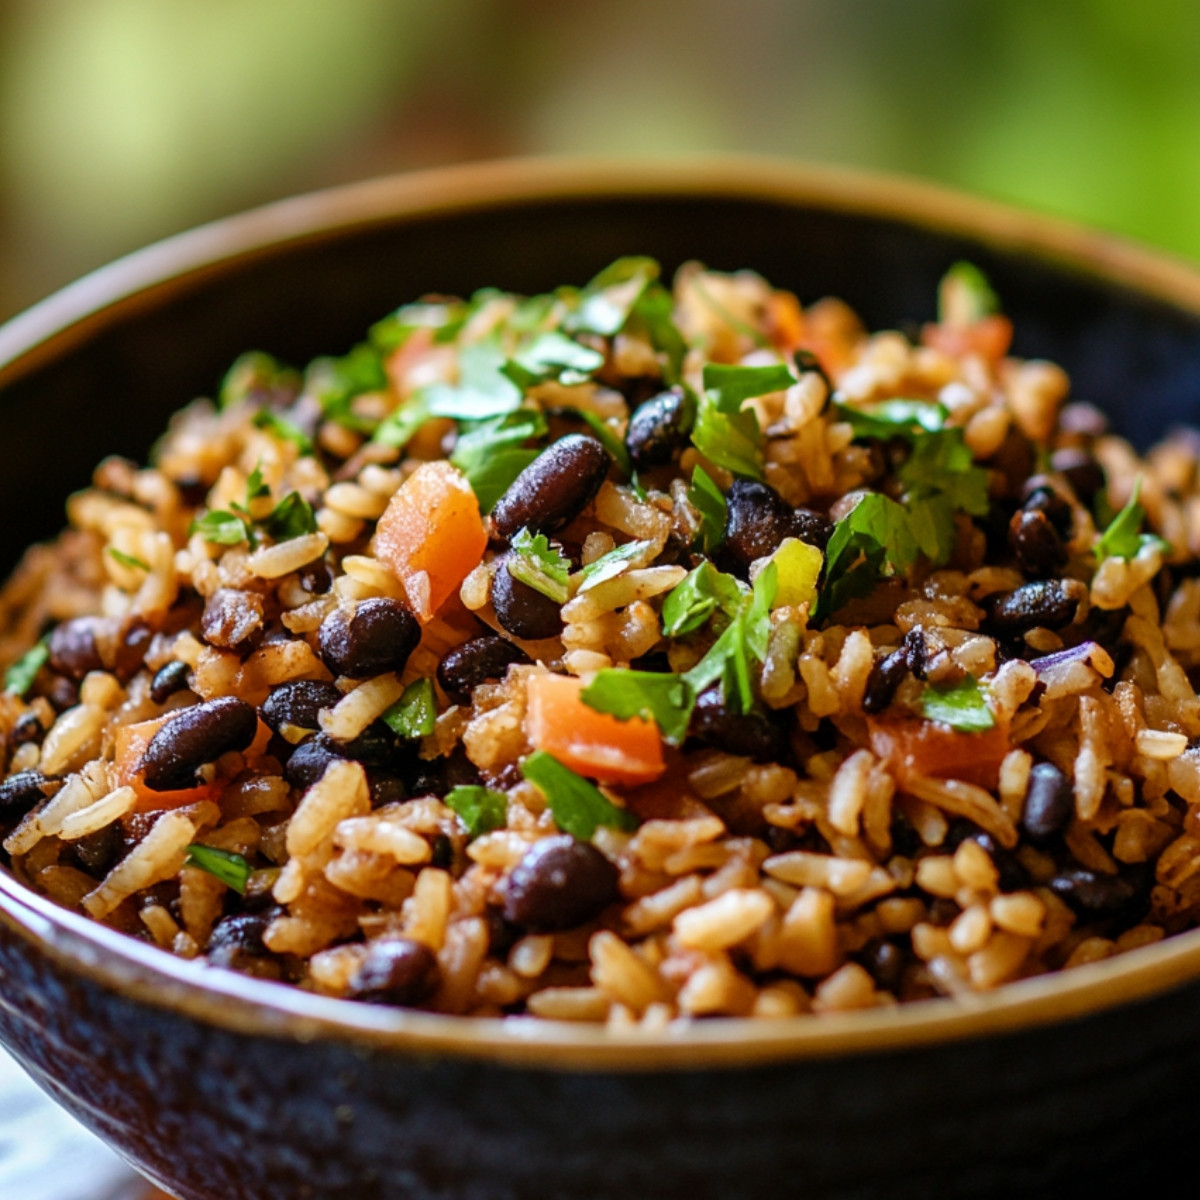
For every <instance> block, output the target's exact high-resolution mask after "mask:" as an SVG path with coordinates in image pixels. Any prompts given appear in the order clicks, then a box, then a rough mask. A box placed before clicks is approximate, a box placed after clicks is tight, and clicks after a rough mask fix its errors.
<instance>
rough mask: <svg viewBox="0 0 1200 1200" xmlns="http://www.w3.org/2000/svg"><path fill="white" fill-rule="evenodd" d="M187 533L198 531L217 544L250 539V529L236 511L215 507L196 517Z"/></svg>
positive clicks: (227, 544) (229, 543)
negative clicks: (212, 510) (215, 508)
mask: <svg viewBox="0 0 1200 1200" xmlns="http://www.w3.org/2000/svg"><path fill="white" fill-rule="evenodd" d="M188 533H189V534H193V533H198V534H200V535H201V536H202V537H203V538H204V540H205V541H206V542H213V543H215V544H216V545H218V546H236V545H238V543H239V542H248V541H249V540H250V535H251V530H250V527H249V525H247V524H246V522H245V520H244V519H243V518H241V517H239V516H238V515H237V513H233V512H227V511H226V510H225V509H217V510H215V511H214V512H207V513H205V514H204V515H203V516H200V517H197V518H196V519H195V520H194V521H193V522H192V524H191V528H190V529H189V530H188Z"/></svg>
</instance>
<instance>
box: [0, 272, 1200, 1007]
mask: <svg viewBox="0 0 1200 1200" xmlns="http://www.w3.org/2000/svg"><path fill="white" fill-rule="evenodd" d="M1011 334H1012V329H1011V325H1010V323H1009V322H1008V320H1007V319H1006V318H1005V317H1004V316H1003V315H1002V314H1001V313H1000V312H999V311H997V306H996V301H995V297H994V296H993V295H992V294H991V292H990V289H989V288H988V286H987V283H986V280H984V279H983V278H982V276H981V275H980V273H979V272H978V271H977V270H975V269H974V268H972V267H970V266H969V265H967V264H957V265H956V266H954V267H953V268H952V269H951V270H950V271H949V273H948V274H947V276H946V278H945V279H944V281H943V283H942V287H941V292H940V306H939V320H938V322H937V323H936V324H931V325H928V326H926V327H925V328H924V329H923V330H922V331H921V333H920V336H919V339H917V340H916V341H913V340H911V339H910V338H908V337H906V336H903V335H901V334H900V333H896V332H881V333H874V334H872V333H868V332H867V331H865V330H864V329H863V328H862V326H861V324H860V322H859V320H858V319H857V317H856V316H855V314H854V313H853V312H852V311H850V310H849V309H848V308H847V307H846V306H845V305H844V304H843V303H841V302H839V301H837V300H829V299H826V300H821V301H819V302H817V303H814V304H812V305H810V306H808V307H802V306H801V304H800V303H799V302H798V301H797V299H796V297H794V296H793V295H792V294H790V293H788V292H786V291H781V290H777V289H774V288H772V287H771V286H770V285H769V284H768V283H767V282H766V281H765V280H764V279H763V278H761V277H760V276H759V275H757V274H754V273H752V272H749V271H745V272H740V273H737V274H720V273H716V272H712V271H708V270H706V269H705V268H703V267H702V266H700V265H699V264H694V263H693V264H689V265H687V266H685V267H684V268H683V269H682V270H681V271H680V272H679V273H678V275H677V276H676V278H675V280H674V283H673V286H672V287H670V288H668V287H667V286H666V285H665V284H664V283H663V282H661V281H660V279H659V269H658V266H657V264H655V263H654V262H652V261H651V260H647V259H623V260H620V261H619V262H617V263H614V264H613V265H612V266H611V267H609V268H608V269H607V270H606V271H604V272H602V273H601V275H599V276H598V277H597V278H596V279H594V280H593V281H592V282H591V283H589V284H588V285H586V286H585V287H583V288H567V287H564V288H561V289H559V290H558V291H557V292H555V293H554V294H552V295H547V296H538V297H533V298H522V297H517V296H514V295H509V294H505V293H501V292H498V291H494V290H488V291H484V292H480V293H478V294H477V295H476V296H474V297H473V298H472V299H470V300H469V301H461V300H457V299H448V298H444V297H429V298H426V299H424V300H422V301H420V302H418V303H415V304H411V305H407V306H405V307H404V308H401V309H400V310H398V311H397V312H396V313H394V314H392V315H391V316H389V317H387V318H386V319H384V320H383V321H381V322H379V323H378V324H377V325H376V326H374V327H373V328H372V329H371V330H370V333H369V337H368V340H367V341H365V342H364V343H363V344H362V345H360V346H357V347H355V348H354V349H353V350H352V351H351V352H350V353H349V354H347V355H345V356H344V357H341V358H327V359H319V360H317V361H315V362H313V363H311V364H309V365H308V367H307V368H305V369H304V370H302V371H301V370H292V369H289V368H288V367H285V366H283V365H282V364H280V363H278V362H276V361H274V360H273V359H272V358H270V357H269V356H268V355H266V354H262V353H254V354H248V355H246V356H244V357H243V358H242V359H240V360H239V361H238V362H237V363H236V364H235V365H234V366H233V368H232V369H231V371H230V372H229V375H228V376H227V377H226V379H225V381H224V383H223V385H222V387H221V390H220V394H219V397H218V399H217V400H216V401H211V400H199V401H197V402H195V403H194V404H193V405H191V406H190V407H189V408H187V409H186V410H184V411H183V412H181V413H179V414H178V415H177V416H176V417H175V419H174V420H173V421H172V423H171V426H170V429H169V431H168V433H167V434H166V436H165V437H164V439H163V440H162V441H161V443H160V444H159V446H158V448H157V450H156V454H155V461H154V464H153V465H152V466H151V467H149V468H139V467H138V466H137V465H135V464H133V463H131V462H128V461H126V460H123V459H115V458H110V459H106V460H105V461H104V462H102V463H101V464H100V466H99V467H98V468H97V470H96V473H95V479H94V485H93V487H92V488H90V489H89V490H87V491H85V492H82V493H80V494H78V495H76V496H74V497H72V498H71V500H70V503H69V518H70V527H69V529H68V530H66V531H65V532H64V533H63V534H62V535H61V536H60V538H59V539H58V541H57V542H55V543H54V544H53V545H49V546H39V547H34V548H33V549H31V550H30V551H29V552H28V554H27V555H26V557H25V559H24V561H23V563H22V565H21V566H20V568H19V569H18V570H17V572H16V573H15V575H14V577H13V578H12V579H11V580H10V581H9V583H8V584H7V586H6V587H5V589H4V591H3V593H2V595H0V630H2V633H0V662H5V663H8V664H10V665H9V667H8V672H7V676H6V685H7V686H6V690H5V692H4V694H3V695H2V696H0V738H2V742H0V746H2V749H3V755H4V759H3V761H4V765H5V769H4V772H3V776H4V781H3V782H2V783H0V833H2V834H3V848H4V852H5V854H6V855H7V856H8V860H9V862H10V863H11V866H12V869H13V870H14V871H15V872H16V873H17V874H18V876H19V877H20V878H22V879H23V880H25V881H26V882H27V883H28V884H29V885H30V886H32V887H33V888H35V889H36V890H38V891H39V892H42V893H44V894H46V895H48V896H50V897H52V898H53V899H54V900H56V901H57V902H59V903H61V904H63V905H65V906H67V907H69V908H72V909H75V910H78V911H81V912H84V913H87V914H89V915H90V916H92V917H94V918H95V919H97V920H100V921H103V922H105V923H106V924H109V925H111V926H113V927H114V928H117V929H119V930H122V931H123V932H125V933H127V934H129V935H130V936H132V937H137V938H141V939H143V940H149V941H152V942H154V943H156V944H157V945H159V946H161V947H162V948H163V949H164V950H165V951H168V952H171V953H174V954H177V955H181V956H184V957H187V958H200V957H203V958H205V959H207V961H208V962H209V963H211V964H213V965H214V966H217V967H222V968H229V969H236V970H241V971H246V972H249V973H252V974H254V975H258V976H261V977H265V978H269V979H273V980H280V981H284V982H288V983H292V984H295V985H298V986H301V987H304V988H308V989H312V990H315V991H319V992H322V993H326V994H329V995H333V996H341V997H348V998H352V999H357V1000H360V1001H366V1002H373V1003H382V1004H393V1005H401V1006H409V1007H421V1008H428V1009H431V1010H434V1011H438V1012H445V1013H459V1014H470V1015H493V1016H503V1015H512V1014H522V1015H531V1016H535V1017H540V1018H550V1019H560V1020H573V1021H593V1022H607V1023H608V1024H609V1025H610V1026H611V1027H614V1028H620V1027H624V1026H628V1025H632V1024H637V1025H641V1026H645V1027H660V1026H662V1025H664V1024H666V1023H667V1022H670V1021H673V1020H677V1019H687V1018H692V1017H701V1016H716V1015H726V1016H753V1017H764V1018H767V1017H781V1016H790V1015H794V1014H800V1013H814V1014H820V1013H824V1012H832V1011H841V1010H847V1009H855V1008H864V1007H870V1006H875V1005H890V1004H895V1003H898V1002H905V1001H909V1000H916V999H922V998H927V997H932V996H936V995H948V996H961V995H964V994H967V993H970V992H976V991H982V990H987V989H991V988H995V987H997V986H998V985H1001V984H1004V983H1006V982H1008V981H1011V980H1016V979H1021V978H1024V977H1027V976H1031V975H1038V974H1041V973H1044V972H1048V971H1057V970H1062V969H1068V968H1071V967H1073V966H1076V965H1078V964H1080V963H1085V962H1091V961H1094V960H1097V959H1101V958H1105V957H1107V956H1109V955H1113V954H1118V953H1121V952H1123V951H1126V950H1129V949H1133V948H1135V947H1138V946H1144V945H1146V944H1147V943H1150V942H1154V941H1157V940H1159V939H1161V938H1162V937H1164V936H1166V935H1169V934H1172V933H1175V932H1177V931H1180V930H1183V929H1186V928H1190V927H1192V926H1193V925H1195V924H1196V921H1197V914H1198V912H1200V743H1198V742H1197V740H1196V739H1197V738H1198V736H1200V700H1198V699H1197V695H1196V691H1195V689H1194V686H1193V680H1195V679H1197V678H1198V675H1197V672H1198V671H1200V578H1198V573H1197V570H1196V562H1197V556H1198V555H1200V487H1198V486H1197V449H1196V444H1195V441H1194V439H1193V438H1191V437H1186V436H1180V437H1176V438H1175V439H1173V440H1171V441H1169V442H1166V443H1164V444H1162V445H1160V446H1158V447H1157V448H1155V449H1154V450H1153V451H1152V452H1150V454H1149V455H1148V456H1146V457H1145V458H1144V459H1143V458H1139V457H1138V455H1137V454H1136V453H1135V452H1134V451H1133V449H1131V447H1130V446H1129V445H1128V444H1127V443H1125V442H1124V441H1122V440H1120V439H1119V438H1117V437H1115V436H1113V435H1112V434H1110V433H1109V432H1108V429H1107V424H1106V421H1105V419H1104V417H1103V416H1102V415H1101V414H1100V413H1099V412H1098V411H1097V410H1096V409H1094V408H1093V407H1091V406H1090V405H1088V404H1086V403H1081V402H1078V401H1069V399H1068V397H1069V381H1068V379H1067V377H1066V375H1065V373H1064V372H1063V371H1062V370H1061V369H1060V368H1059V367H1057V366H1055V365H1054V364H1052V363H1048V362H1038V361H1022V360H1019V359H1017V358H1014V357H1011V356H1010V355H1009V345H1010V340H1011Z"/></svg>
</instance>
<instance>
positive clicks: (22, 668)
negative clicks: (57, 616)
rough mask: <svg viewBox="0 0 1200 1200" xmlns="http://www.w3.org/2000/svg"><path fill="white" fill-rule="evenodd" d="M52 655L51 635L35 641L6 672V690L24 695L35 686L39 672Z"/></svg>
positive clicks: (15, 694) (16, 694)
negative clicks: (34, 682)
mask: <svg viewBox="0 0 1200 1200" xmlns="http://www.w3.org/2000/svg"><path fill="white" fill-rule="evenodd" d="M49 657H50V635H49V634H46V636H45V637H44V638H42V639H41V640H40V641H38V642H34V644H33V645H32V646H30V647H29V649H28V650H26V651H25V653H24V654H22V655H21V657H20V658H18V659H17V661H16V662H15V663H10V664H9V667H8V669H7V670H6V671H5V672H4V690H5V691H6V692H11V693H12V694H13V695H14V696H24V695H25V693H26V692H28V691H29V689H30V688H31V687H33V681H34V680H35V679H36V678H37V673H38V672H39V671H40V670H41V669H42V666H43V664H44V663H45V661H46V659H48V658H49Z"/></svg>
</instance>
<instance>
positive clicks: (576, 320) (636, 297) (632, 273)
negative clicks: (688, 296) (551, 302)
mask: <svg viewBox="0 0 1200 1200" xmlns="http://www.w3.org/2000/svg"><path fill="white" fill-rule="evenodd" d="M658 276H659V265H658V263H657V262H655V261H654V259H652V258H640V257H628V258H618V259H617V260H616V262H614V263H610V264H609V265H608V266H607V267H605V268H604V270H603V271H601V272H600V273H599V274H598V275H597V276H596V277H595V278H594V279H592V280H591V282H590V283H588V284H587V285H586V286H585V287H584V288H583V290H582V291H581V292H580V293H579V298H578V305H577V307H576V309H575V311H574V312H572V313H570V314H569V315H568V316H567V318H566V319H565V320H564V321H563V328H564V329H566V330H568V331H570V332H575V333H578V332H584V331H586V332H588V333H598V334H601V335H602V336H604V337H612V336H613V334H616V333H620V332H621V330H622V329H624V327H625V323H626V322H627V321H628V320H629V317H630V315H631V314H632V313H633V312H634V311H635V309H636V307H637V305H638V302H639V301H640V300H641V299H642V296H643V295H644V294H645V292H646V289H647V288H648V287H649V286H650V284H652V283H653V282H654V281H655V280H657V279H658Z"/></svg>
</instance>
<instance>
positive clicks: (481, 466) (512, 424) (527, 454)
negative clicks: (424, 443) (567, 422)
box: [450, 408, 547, 513]
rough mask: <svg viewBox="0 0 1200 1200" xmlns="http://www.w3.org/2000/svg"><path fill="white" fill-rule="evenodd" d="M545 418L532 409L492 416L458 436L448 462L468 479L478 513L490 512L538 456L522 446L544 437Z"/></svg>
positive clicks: (532, 449) (532, 450)
mask: <svg viewBox="0 0 1200 1200" xmlns="http://www.w3.org/2000/svg"><path fill="white" fill-rule="evenodd" d="M546 429H547V426H546V418H545V417H543V416H542V414H541V413H540V412H537V411H536V410H534V409H531V408H521V409H518V410H517V411H516V412H514V413H509V414H507V415H506V416H502V417H493V418H492V419H491V420H489V421H483V422H480V423H479V424H478V425H475V426H473V427H472V428H470V429H468V430H466V431H465V432H462V433H460V434H459V435H458V440H457V441H456V442H455V444H454V453H453V454H451V456H450V461H451V462H452V463H453V464H454V465H455V466H456V467H458V469H459V470H460V471H462V473H463V474H464V475H466V477H467V481H468V482H469V483H470V485H471V488H472V490H473V491H474V492H475V496H476V498H477V499H478V500H479V507H480V509H481V511H483V512H485V513H489V512H491V511H492V509H493V508H494V507H495V505H496V501H497V500H499V499H500V497H501V496H503V495H504V493H505V492H506V491H508V488H509V485H510V484H512V482H513V481H514V480H515V479H516V477H517V476H518V475H520V473H521V472H522V471H523V470H525V468H526V467H527V466H529V464H530V463H531V462H533V460H534V459H535V458H537V456H538V454H539V453H540V451H539V450H537V449H536V448H533V447H527V446H525V445H523V443H525V442H527V441H529V440H530V439H533V438H540V437H544V436H545V434H546Z"/></svg>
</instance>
